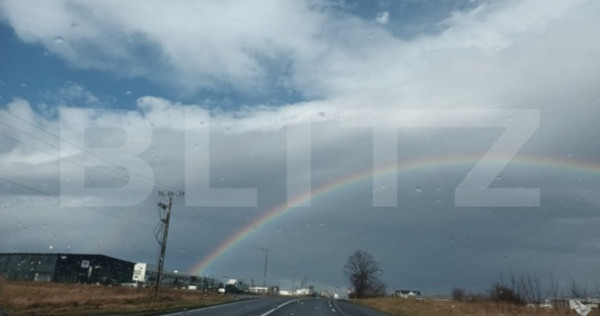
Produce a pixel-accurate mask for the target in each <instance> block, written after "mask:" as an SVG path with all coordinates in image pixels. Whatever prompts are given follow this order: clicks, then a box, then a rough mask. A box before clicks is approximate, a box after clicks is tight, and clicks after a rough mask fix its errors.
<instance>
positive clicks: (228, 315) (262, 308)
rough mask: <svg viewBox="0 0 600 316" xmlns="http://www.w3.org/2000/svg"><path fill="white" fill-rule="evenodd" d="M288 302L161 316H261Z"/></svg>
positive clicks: (235, 305)
mask: <svg viewBox="0 0 600 316" xmlns="http://www.w3.org/2000/svg"><path fill="white" fill-rule="evenodd" d="M290 300H291V298H259V299H250V300H245V301H240V302H234V303H229V304H223V305H217V306H210V307H205V308H201V309H195V310H190V311H185V312H179V313H172V314H165V315H163V316H209V315H210V316H246V315H248V316H261V315H263V314H264V313H267V312H269V311H271V310H273V309H275V308H277V307H278V306H279V305H281V304H284V303H285V302H287V301H290Z"/></svg>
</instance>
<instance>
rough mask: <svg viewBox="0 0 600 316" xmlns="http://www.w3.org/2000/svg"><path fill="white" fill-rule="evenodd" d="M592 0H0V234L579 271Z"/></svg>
mask: <svg viewBox="0 0 600 316" xmlns="http://www.w3.org/2000/svg"><path fill="white" fill-rule="evenodd" d="M599 10H600V3H598V2H597V1H591V0H590V1H585V0H574V1H558V0H556V1H534V0H524V1H511V0H506V1H486V0H481V1H458V0H448V1H433V0H398V1H383V0H382V1H343V0H339V1H334V0H302V1H273V0H271V1H269V0H264V1H244V2H240V1H218V2H217V1H183V0H181V1H169V2H166V1H127V2H123V1H102V2H100V1H94V2H91V1H67V0H63V1H52V2H47V1H29V0H28V1H16V0H15V1H10V0H3V1H0V110H1V111H0V136H1V137H0V195H2V198H1V199H0V205H1V207H0V218H1V219H2V220H0V236H1V238H0V240H2V241H1V242H0V252H71V253H99V254H106V255H110V256H114V257H117V258H121V259H125V260H130V261H135V262H148V263H154V262H156V260H157V254H158V243H157V242H156V240H155V235H154V231H155V229H156V227H157V225H158V223H159V212H160V210H159V208H158V206H157V204H158V203H165V202H166V198H165V196H164V195H161V194H160V192H168V191H173V192H176V193H179V192H185V194H184V195H179V196H176V197H174V200H173V208H172V217H171V226H170V232H169V240H168V248H167V259H166V268H167V269H168V270H177V271H180V272H185V273H190V274H195V275H203V276H209V277H214V278H218V279H221V278H223V277H230V278H240V279H244V280H246V281H247V282H251V280H254V282H255V283H256V284H262V282H263V281H264V279H263V277H264V276H263V268H264V266H263V265H264V259H265V254H266V253H265V251H263V250H262V249H268V250H269V251H268V269H267V283H268V284H269V285H279V286H280V287H282V288H284V289H289V288H291V287H292V286H293V285H295V286H298V285H299V282H300V281H299V280H300V279H302V278H304V277H306V278H307V280H308V281H307V284H311V285H314V286H316V287H317V288H318V289H322V290H330V291H332V290H336V289H337V290H338V291H340V292H345V290H346V289H347V288H348V286H349V283H348V281H347V278H346V277H345V275H344V273H343V266H344V263H345V262H346V260H347V258H348V257H349V256H350V255H351V254H352V252H354V251H355V250H365V251H367V252H369V253H371V254H372V255H373V257H374V258H375V260H376V261H377V262H378V263H379V264H380V266H381V268H382V270H383V271H384V272H383V274H382V276H381V279H382V280H383V281H384V282H385V283H386V284H387V286H388V290H396V289H415V290H421V291H422V292H423V293H424V294H425V295H448V294H449V293H450V290H451V289H452V287H454V286H460V287H463V288H466V289H468V290H471V291H483V290H485V289H486V288H488V287H489V285H490V284H491V283H492V282H493V281H494V280H496V279H497V278H498V276H499V275H501V274H518V273H522V272H523V271H535V273H536V274H538V275H539V277H540V278H541V279H542V280H544V281H546V280H548V279H549V276H553V277H554V278H556V279H558V280H560V283H561V285H562V286H563V287H564V288H565V289H566V288H568V286H570V284H571V282H572V281H575V282H578V283H580V284H582V285H585V284H587V285H588V286H590V287H593V286H594V284H597V282H600V275H599V271H598V269H597V267H598V266H599V265H600V243H599V242H598V240H600V233H599V230H598V229H597V227H598V224H599V223H600V198H599V195H598V192H599V191H600V129H599V128H598V122H597V121H598V118H599V117H600V75H599V74H600V60H599V57H598V56H600V43H599V42H598V40H597V39H598V38H600V34H599V33H600V20H598V19H597V12H599Z"/></svg>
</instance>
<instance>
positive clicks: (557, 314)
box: [359, 297, 600, 316]
mask: <svg viewBox="0 0 600 316" xmlns="http://www.w3.org/2000/svg"><path fill="white" fill-rule="evenodd" d="M359 303H360V304H363V305H366V306H370V307H372V308H375V309H377V310H380V311H382V312H385V313H388V314H390V315H394V316H531V315H534V316H565V315H571V316H574V315H577V313H575V312H574V311H569V310H567V309H560V310H554V309H545V308H531V307H525V306H515V305H506V304H497V303H494V302H457V301H448V300H433V299H422V300H420V299H419V300H418V299H403V298H392V297H389V298H374V299H365V300H359ZM588 316H600V312H599V311H597V310H596V311H592V312H591V313H590V314H588Z"/></svg>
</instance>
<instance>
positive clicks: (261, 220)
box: [192, 156, 600, 275]
mask: <svg viewBox="0 0 600 316" xmlns="http://www.w3.org/2000/svg"><path fill="white" fill-rule="evenodd" d="M479 159H481V157H469V156H455V157H444V158H438V157H436V158H432V159H428V160H413V161H407V162H403V163H399V164H392V165H388V166H383V167H380V168H378V169H376V170H372V169H371V168H369V169H366V170H363V171H360V172H358V173H354V174H351V175H349V176H346V177H342V178H339V179H337V180H335V181H332V182H329V183H326V184H324V185H322V186H320V187H318V188H316V189H314V190H312V191H310V192H306V193H305V194H303V195H300V196H297V197H295V198H294V199H292V200H291V201H288V203H287V204H281V205H279V206H277V207H275V208H273V209H271V210H269V211H267V212H265V213H264V214H263V215H262V216H260V217H258V218H257V219H255V220H253V221H252V222H251V223H249V224H247V225H246V226H244V227H243V228H242V229H240V230H239V232H238V233H236V234H234V235H232V236H230V237H229V238H228V239H227V240H225V241H224V242H222V243H221V244H220V245H219V246H218V247H216V248H215V249H213V251H211V253H210V254H209V255H208V256H206V257H204V259H202V261H200V262H198V263H197V264H195V265H194V267H193V269H192V274H193V275H201V274H203V272H204V270H206V269H207V268H208V267H209V266H210V265H211V264H213V263H214V262H215V261H216V260H217V259H219V257H221V256H222V255H224V254H225V253H226V252H228V251H229V250H230V249H232V248H234V247H235V246H236V245H237V244H239V243H240V242H241V241H243V240H244V239H245V238H246V237H248V236H249V235H250V234H251V233H252V232H253V231H254V230H255V229H256V228H259V227H261V226H264V225H266V224H267V223H269V222H270V221H272V220H273V219H275V218H276V217H278V216H280V215H282V214H285V213H287V212H289V211H291V210H293V209H295V208H297V207H298V205H301V204H302V203H303V202H304V201H307V200H309V199H316V198H319V197H322V196H325V195H327V194H329V193H331V192H334V191H337V190H339V189H343V188H346V187H348V186H351V185H354V184H357V183H360V182H362V181H366V180H370V179H372V178H373V177H380V176H385V175H386V174H390V173H394V172H396V173H403V172H410V171H417V170H420V169H427V168H435V167H444V168H446V167H449V166H457V165H473V166H474V165H475V164H476V163H477V162H478V161H479ZM485 163H486V164H493V163H496V164H499V163H506V159H495V160H489V159H488V160H487V161H486V162H485ZM513 164H516V165H521V166H532V167H545V168H555V169H556V170H557V171H574V172H584V173H594V174H600V165H597V164H592V163H588V162H575V161H562V160H552V159H549V158H545V157H517V158H514V159H513V160H511V161H510V163H509V165H513Z"/></svg>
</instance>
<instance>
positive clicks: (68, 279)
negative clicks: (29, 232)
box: [0, 253, 134, 284]
mask: <svg viewBox="0 0 600 316" xmlns="http://www.w3.org/2000/svg"><path fill="white" fill-rule="evenodd" d="M133 265H134V264H133V263H132V262H128V261H124V260H120V259H115V258H111V257H108V256H103V255H86V254H35V253H10V254H0V274H1V275H3V276H4V277H6V278H7V279H10V280H22V281H54V282H62V283H101V284H118V283H125V282H131V279H132V276H133Z"/></svg>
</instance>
